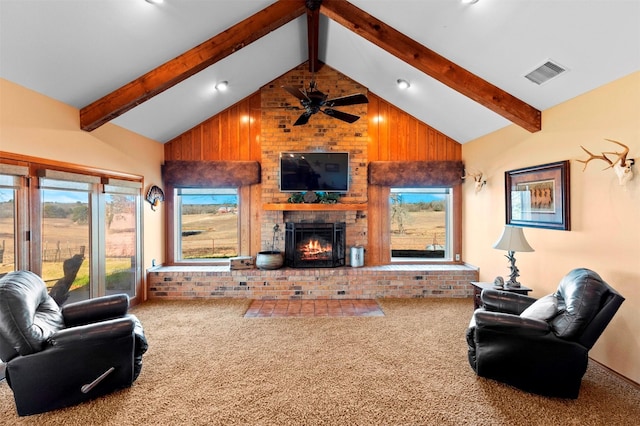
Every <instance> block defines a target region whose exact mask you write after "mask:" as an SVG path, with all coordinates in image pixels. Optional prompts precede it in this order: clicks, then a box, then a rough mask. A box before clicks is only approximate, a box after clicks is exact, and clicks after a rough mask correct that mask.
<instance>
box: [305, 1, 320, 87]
mask: <svg viewBox="0 0 640 426" xmlns="http://www.w3.org/2000/svg"><path fill="white" fill-rule="evenodd" d="M321 3H322V0H306V5H307V42H308V50H309V72H310V73H311V74H313V73H315V72H316V71H318V70H319V69H320V67H321V66H322V64H321V63H320V60H319V59H318V40H319V39H320V36H319V34H320V4H321Z"/></svg>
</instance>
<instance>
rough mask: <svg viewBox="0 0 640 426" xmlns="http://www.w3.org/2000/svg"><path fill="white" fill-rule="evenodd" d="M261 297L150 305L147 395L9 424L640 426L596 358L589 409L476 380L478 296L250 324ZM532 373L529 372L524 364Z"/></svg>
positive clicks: (635, 406)
mask: <svg viewBox="0 0 640 426" xmlns="http://www.w3.org/2000/svg"><path fill="white" fill-rule="evenodd" d="M249 303H250V301H242V300H219V301H192V302H169V301H158V302H155V301H154V302H148V303H145V304H143V305H142V306H140V307H137V308H135V309H134V312H135V313H136V315H138V317H139V318H140V319H141V320H142V322H143V324H144V326H145V329H146V333H147V336H148V339H149V343H150V349H149V352H148V353H147V354H146V356H145V359H144V367H143V370H142V373H141V375H140V377H139V379H138V380H137V381H136V382H135V383H134V385H133V387H131V388H129V389H126V390H123V391H119V392H117V393H114V394H111V395H109V396H107V397H104V398H102V399H99V400H96V401H93V402H90V403H85V404H82V405H79V406H75V407H71V408H67V409H64V410H59V411H57V412H52V413H46V414H41V415H36V416H31V417H26V418H19V417H18V416H16V414H15V407H14V405H13V398H12V394H11V391H10V389H9V388H8V386H7V384H6V381H5V382H1V383H0V419H2V420H1V421H2V424H38V425H56V424H60V425H87V424H91V425H134V424H135V425H151V424H154V425H545V426H546V425H636V424H638V419H640V390H638V389H637V388H636V387H633V386H631V385H630V384H628V383H626V382H625V381H623V380H620V379H619V378H617V377H615V376H614V375H611V374H610V373H609V372H607V371H606V370H605V369H604V368H602V367H600V366H598V365H597V364H594V363H591V365H590V366H589V369H588V371H587V374H586V376H585V378H584V380H583V386H582V390H581V394H580V397H579V398H578V399H577V400H560V399H549V398H544V397H540V396H536V395H531V394H527V393H524V392H521V391H519V390H517V389H513V388H511V387H508V386H506V385H503V384H500V383H497V382H493V381H490V380H486V379H482V378H478V377H476V375H475V374H474V373H473V371H472V370H471V368H470V367H469V364H468V361H467V358H466V356H467V352H466V343H465V339H464V332H465V329H466V326H467V323H468V320H469V318H470V316H471V312H472V301H471V300H469V299H457V300H451V299H426V300H422V299H421V300H415V299H410V300H380V305H381V306H382V308H383V310H384V313H385V316H383V317H366V318H354V317H350V318H244V317H243V314H244V312H245V310H246V308H247V307H248V306H249ZM523 368H526V366H523Z"/></svg>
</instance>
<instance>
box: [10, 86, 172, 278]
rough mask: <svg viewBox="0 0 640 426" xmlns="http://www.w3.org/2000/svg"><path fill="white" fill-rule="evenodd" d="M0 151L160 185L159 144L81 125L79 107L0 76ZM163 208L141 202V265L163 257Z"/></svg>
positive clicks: (115, 129) (116, 129) (119, 130)
mask: <svg viewBox="0 0 640 426" xmlns="http://www.w3.org/2000/svg"><path fill="white" fill-rule="evenodd" d="M0 151H6V152H11V153H15V154H22V155H28V156H32V157H38V158H44V159H47V160H55V161H61V162H66V163H71V164H77V165H81V166H88V167H96V168H101V169H105V170H111V171H116V172H123V173H131V174H135V175H140V176H143V177H144V185H145V186H144V188H145V190H146V189H147V188H148V187H149V185H153V184H155V185H159V186H162V185H161V183H162V180H161V175H160V165H161V164H162V162H163V158H164V149H163V145H162V144H160V143H158V142H156V141H154V140H151V139H148V138H145V137H142V136H140V135H138V134H136V133H132V132H130V131H128V130H125V129H123V128H121V127H119V126H116V125H113V124H106V125H104V126H102V127H100V128H99V129H97V130H94V131H93V132H90V133H89V132H85V131H82V130H80V119H79V111H78V109H76V108H74V107H71V106H69V105H66V104H64V103H61V102H58V101H56V100H53V99H51V98H48V97H46V96H43V95H41V94H39V93H36V92H34V91H31V90H28V89H25V88H24V87H21V86H19V85H16V84H14V83H12V82H9V81H7V80H4V79H0ZM163 215H164V209H162V208H160V209H159V210H157V211H155V212H153V211H151V208H150V205H149V204H148V203H146V202H145V203H144V216H143V226H144V240H143V244H144V245H143V250H144V265H143V267H144V269H146V268H149V267H151V260H152V259H157V261H158V262H159V263H161V262H162V260H163V257H164V254H163V253H164V227H163V225H162V223H163V220H164V218H163Z"/></svg>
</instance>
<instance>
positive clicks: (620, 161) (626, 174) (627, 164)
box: [577, 139, 636, 185]
mask: <svg viewBox="0 0 640 426" xmlns="http://www.w3.org/2000/svg"><path fill="white" fill-rule="evenodd" d="M605 140H606V141H609V142H613V143H615V144H618V145H620V146H621V147H622V148H623V149H622V152H602V153H601V155H595V154H592V153H591V152H589V151H587V149H586V148H585V147H584V146H582V145H580V148H582V149H583V150H584V152H586V153H587V154H589V158H588V159H586V160H577V161H579V162H580V163H584V167H583V168H582V171H583V172H584V171H585V170H586V168H587V164H588V163H589V161H591V160H602V161H604V162H606V163H607V164H609V167H607V168H605V169H604V170H607V169H613V171H614V172H615V173H616V176H618V183H619V184H620V185H626V184H627V182H629V181H630V180H631V179H633V170H631V166H633V165H634V164H635V163H636V162H635V160H634V159H632V158H627V155H628V154H629V147H628V146H626V145H625V144H623V143H621V142H618V141H614V140H613V139H605ZM607 154H609V155H614V154H615V155H617V156H618V158H616V159H615V161H611V159H610V158H609V157H607Z"/></svg>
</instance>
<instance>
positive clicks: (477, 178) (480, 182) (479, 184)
mask: <svg viewBox="0 0 640 426" xmlns="http://www.w3.org/2000/svg"><path fill="white" fill-rule="evenodd" d="M468 177H472V178H473V181H474V184H475V187H476V194H477V193H478V192H480V191H481V190H482V188H483V187H484V186H485V185H486V184H487V180H486V179H484V177H483V174H482V172H481V171H478V172H473V173H471V172H466V170H465V175H464V176H462V179H466V178H468Z"/></svg>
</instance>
